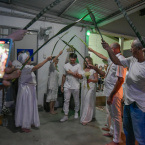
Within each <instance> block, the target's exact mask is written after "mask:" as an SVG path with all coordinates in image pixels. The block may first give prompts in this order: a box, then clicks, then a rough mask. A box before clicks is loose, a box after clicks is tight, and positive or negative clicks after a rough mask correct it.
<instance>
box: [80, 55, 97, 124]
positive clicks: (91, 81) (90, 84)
mask: <svg viewBox="0 0 145 145" xmlns="http://www.w3.org/2000/svg"><path fill="white" fill-rule="evenodd" d="M85 60H86V61H87V63H88V64H93V61H92V58H91V57H89V56H87V57H86V58H85ZM97 81H98V74H97V73H96V71H95V70H93V69H91V68H90V67H89V66H88V65H87V64H86V63H85V62H84V71H83V81H82V88H81V110H80V111H81V120H80V122H81V123H82V124H83V125H86V124H87V123H88V122H90V121H91V120H92V118H93V116H94V115H95V100H96V83H97Z"/></svg>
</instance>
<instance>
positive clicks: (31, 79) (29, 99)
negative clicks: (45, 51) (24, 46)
mask: <svg viewBox="0 0 145 145" xmlns="http://www.w3.org/2000/svg"><path fill="white" fill-rule="evenodd" d="M28 59H29V56H28V54H27V53H22V54H20V55H19V57H18V60H19V61H20V62H21V63H22V64H24V63H25V62H26V61H27V60H28ZM49 60H51V57H48V58H47V59H45V60H44V61H43V62H41V63H39V64H37V65H36V66H33V65H30V63H31V60H30V61H29V62H28V63H27V65H26V66H25V67H24V69H23V70H22V72H21V76H20V78H19V88H18V95H17V102H16V113H15V125H16V127H19V126H21V128H22V131H24V132H30V131H31V130H30V129H31V125H34V126H35V127H39V126H40V121H39V115H38V108H37V97H36V76H35V74H34V71H36V70H37V69H39V68H40V67H42V66H43V65H44V64H45V63H46V62H47V61H49Z"/></svg>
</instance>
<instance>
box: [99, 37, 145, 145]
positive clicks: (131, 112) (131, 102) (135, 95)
mask: <svg viewBox="0 0 145 145" xmlns="http://www.w3.org/2000/svg"><path fill="white" fill-rule="evenodd" d="M144 42H145V39H144ZM102 45H103V47H104V48H105V49H106V50H107V52H108V54H109V56H110V58H111V60H112V61H113V62H114V63H115V64H116V65H120V66H123V67H128V68H129V72H128V75H127V78H126V84H125V107H124V116H123V128H124V133H125V135H126V145H135V139H136V140H137V141H138V143H139V145H145V58H144V55H143V53H144V52H143V46H142V44H141V43H140V41H139V40H138V39H135V40H134V41H133V42H132V45H131V52H132V55H133V56H132V57H129V58H124V59H122V60H119V59H118V58H117V57H116V56H115V55H114V54H113V53H112V51H111V49H110V47H109V45H108V44H107V43H106V42H105V41H103V42H102Z"/></svg>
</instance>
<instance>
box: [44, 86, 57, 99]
mask: <svg viewBox="0 0 145 145" xmlns="http://www.w3.org/2000/svg"><path fill="white" fill-rule="evenodd" d="M57 93H58V91H55V90H50V89H49V90H48V93H47V99H46V102H52V101H56V100H57Z"/></svg>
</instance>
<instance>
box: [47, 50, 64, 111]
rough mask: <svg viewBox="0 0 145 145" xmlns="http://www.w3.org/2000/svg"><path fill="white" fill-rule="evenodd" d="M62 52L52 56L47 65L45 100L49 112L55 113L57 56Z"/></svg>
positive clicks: (57, 72) (57, 76) (57, 78)
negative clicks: (47, 103) (48, 65)
mask: <svg viewBox="0 0 145 145" xmlns="http://www.w3.org/2000/svg"><path fill="white" fill-rule="evenodd" d="M62 53H63V50H62V51H60V52H59V54H58V55H57V56H56V57H55V56H54V57H52V61H51V62H50V67H49V74H48V75H49V76H48V91H47V99H46V102H50V103H49V106H50V114H56V112H55V111H54V105H55V102H56V99H57V94H58V80H59V71H58V67H57V64H58V61H59V60H58V57H59V56H60V55H61V54H62Z"/></svg>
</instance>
